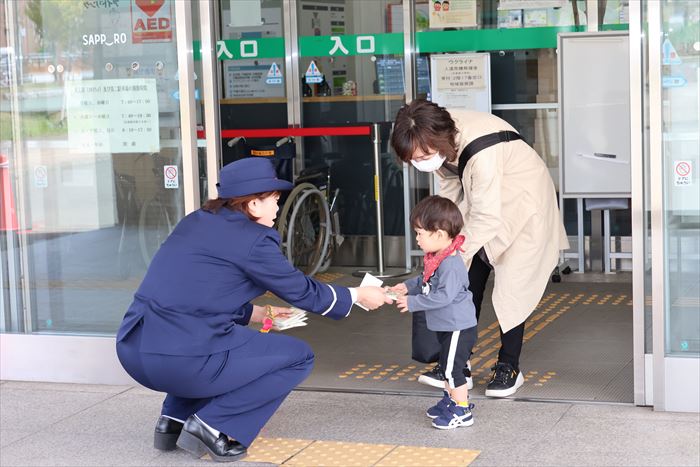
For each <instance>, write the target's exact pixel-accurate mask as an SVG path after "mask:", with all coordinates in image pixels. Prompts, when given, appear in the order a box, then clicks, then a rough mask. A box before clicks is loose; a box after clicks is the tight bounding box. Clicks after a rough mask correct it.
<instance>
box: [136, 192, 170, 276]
mask: <svg viewBox="0 0 700 467" xmlns="http://www.w3.org/2000/svg"><path fill="white" fill-rule="evenodd" d="M174 227H175V226H174V225H173V223H172V222H171V220H170V214H169V213H168V209H167V208H166V207H165V206H163V204H162V203H161V202H160V201H159V200H158V199H156V198H153V199H151V200H149V201H146V202H145V203H144V204H143V206H141V212H140V213H139V246H140V248H141V257H142V258H143V262H144V263H146V266H148V265H149V264H150V263H151V259H153V255H155V254H156V251H158V249H159V248H160V245H161V244H162V243H163V242H164V241H165V239H166V238H168V235H170V232H172V231H173V228H174Z"/></svg>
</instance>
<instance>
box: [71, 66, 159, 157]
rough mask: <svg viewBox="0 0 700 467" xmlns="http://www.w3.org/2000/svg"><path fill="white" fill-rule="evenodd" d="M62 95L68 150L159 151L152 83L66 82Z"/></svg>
mask: <svg viewBox="0 0 700 467" xmlns="http://www.w3.org/2000/svg"><path fill="white" fill-rule="evenodd" d="M65 93H66V108H67V113H68V144H69V146H70V148H71V150H73V151H77V152H82V153H125V152H132V153H133V152H147V153H156V152H159V151H160V135H159V130H158V91H157V90H156V80H155V79H143V78H137V79H97V80H84V81H66V89H65Z"/></svg>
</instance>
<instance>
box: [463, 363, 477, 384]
mask: <svg viewBox="0 0 700 467" xmlns="http://www.w3.org/2000/svg"><path fill="white" fill-rule="evenodd" d="M462 372H463V373H464V377H465V378H467V389H469V390H470V391H471V390H472V389H474V378H472V362H471V360H467V366H465V367H464V369H463V370H462Z"/></svg>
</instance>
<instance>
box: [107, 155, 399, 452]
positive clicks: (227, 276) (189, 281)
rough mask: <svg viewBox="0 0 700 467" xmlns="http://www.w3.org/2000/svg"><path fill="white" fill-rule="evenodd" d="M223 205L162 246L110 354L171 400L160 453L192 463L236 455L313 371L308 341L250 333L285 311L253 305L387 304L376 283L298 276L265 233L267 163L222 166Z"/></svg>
mask: <svg viewBox="0 0 700 467" xmlns="http://www.w3.org/2000/svg"><path fill="white" fill-rule="evenodd" d="M219 179H220V183H219V185H218V187H219V198H218V199H216V200H210V201H208V202H207V203H206V204H205V206H204V207H203V208H202V209H200V210H197V211H195V212H193V213H191V214H189V215H188V216H186V217H185V218H184V219H182V220H181V221H180V222H179V223H178V225H177V226H176V227H175V229H174V230H173V232H172V233H171V234H170V236H169V237H168V238H167V239H166V240H165V242H164V243H163V245H162V246H161V247H160V249H159V250H158V252H157V253H156V255H155V256H154V257H153V261H152V262H151V265H150V266H149V268H148V271H147V273H146V276H145V277H144V279H143V282H142V283H141V286H140V287H139V289H138V290H137V291H136V294H135V295H134V301H133V302H132V304H131V306H130V307H129V309H128V311H127V313H126V315H125V316H124V321H123V322H122V325H121V327H120V329H119V332H118V334H117V355H118V357H119V360H120V362H121V364H122V366H123V367H124V369H126V371H127V372H128V373H129V375H131V376H132V377H133V378H134V379H135V380H136V381H138V382H139V383H140V384H142V385H144V386H146V387H148V388H151V389H153V390H156V391H162V392H166V393H167V396H166V397H165V401H164V402H163V407H162V411H161V416H160V418H159V419H158V422H157V424H156V429H155V447H156V448H159V449H162V450H171V449H175V447H176V445H177V446H179V447H181V448H183V449H185V450H187V451H189V452H190V453H192V454H193V455H195V456H197V457H201V456H202V455H204V454H206V453H208V454H209V455H210V456H211V457H213V458H214V459H215V460H218V461H234V460H239V459H240V458H242V457H243V456H244V455H245V453H246V449H247V447H248V446H249V445H250V444H251V443H252V442H253V440H254V439H255V437H256V436H257V435H258V433H259V432H260V430H261V429H262V427H263V426H264V425H265V423H266V422H267V420H268V419H269V418H270V417H271V416H272V414H273V413H274V412H275V410H277V408H278V407H279V405H280V404H281V403H282V401H283V400H284V399H285V397H287V395H288V394H289V393H290V392H291V390H292V389H294V387H296V386H297V385H298V384H299V383H301V382H302V381H303V380H304V379H305V378H306V377H307V376H308V375H309V373H310V372H311V368H312V366H313V360H314V355H313V352H312V350H311V348H310V347H309V346H308V345H307V344H306V343H305V342H303V341H301V340H299V339H295V338H293V337H289V336H284V335H281V334H265V333H260V332H258V331H256V330H253V329H250V328H248V327H247V326H246V325H247V324H248V323H249V322H263V320H264V319H265V317H266V314H268V315H269V314H270V312H273V313H274V312H276V313H277V314H279V315H282V316H284V315H287V314H288V313H289V309H287V308H275V309H272V310H271V309H270V308H268V310H267V312H266V308H265V307H260V306H257V305H252V304H251V303H250V301H251V300H253V299H254V298H256V297H259V296H261V295H262V294H264V293H265V292H267V291H268V290H269V291H271V292H273V293H274V294H275V295H277V296H278V297H280V298H282V299H284V300H285V301H287V302H289V303H291V304H292V305H294V306H295V307H298V308H301V309H303V310H307V311H310V312H313V313H318V314H321V315H323V316H327V317H329V318H333V319H342V318H344V317H346V316H348V315H349V314H350V308H351V307H352V305H353V303H354V302H355V301H358V302H360V303H362V304H363V305H365V306H366V307H368V308H369V309H374V308H377V307H379V306H380V305H382V304H384V303H390V302H391V300H390V299H388V298H387V297H386V296H385V294H384V290H383V289H381V288H379V287H358V288H354V289H352V288H350V289H349V288H346V287H340V286H335V285H329V284H324V283H321V282H318V281H316V280H314V279H312V278H310V277H306V276H305V275H304V274H303V273H302V272H301V271H299V270H298V269H295V268H294V267H293V266H292V265H291V264H290V263H289V262H287V260H286V258H285V257H284V256H283V254H282V252H281V251H280V248H279V241H280V240H279V236H278V234H277V232H276V231H275V230H274V229H273V228H272V226H273V223H274V219H275V217H276V215H277V210H278V206H277V201H278V199H279V193H280V192H281V191H287V190H290V189H291V188H292V187H293V186H292V184H291V183H289V182H287V181H284V180H279V179H277V178H276V175H275V171H274V168H273V166H272V164H271V163H270V162H269V161H268V160H266V159H259V158H248V159H241V160H239V161H236V162H233V163H231V164H228V165H227V166H226V167H224V168H223V169H222V170H221V173H220V177H219Z"/></svg>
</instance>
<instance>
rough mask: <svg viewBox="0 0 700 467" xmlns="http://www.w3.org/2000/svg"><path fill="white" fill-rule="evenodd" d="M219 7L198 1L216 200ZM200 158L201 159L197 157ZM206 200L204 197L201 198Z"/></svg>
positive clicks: (211, 190)
mask: <svg viewBox="0 0 700 467" xmlns="http://www.w3.org/2000/svg"><path fill="white" fill-rule="evenodd" d="M215 7H216V5H215V4H214V3H213V2H211V1H210V0H199V14H200V16H201V19H202V51H201V54H202V83H203V84H202V86H203V88H204V93H203V96H202V100H203V102H204V133H205V136H204V138H205V142H206V154H205V157H206V171H207V195H208V196H207V197H208V198H210V199H215V198H216V197H217V189H216V182H217V181H218V179H219V169H220V168H221V125H220V123H219V122H220V120H219V87H220V86H219V73H218V66H219V64H218V62H217V58H216V38H217V32H216V22H215V16H216V12H215V10H214V8H215ZM198 158H199V155H198ZM199 196H200V198H204V194H203V193H200V194H199Z"/></svg>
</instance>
